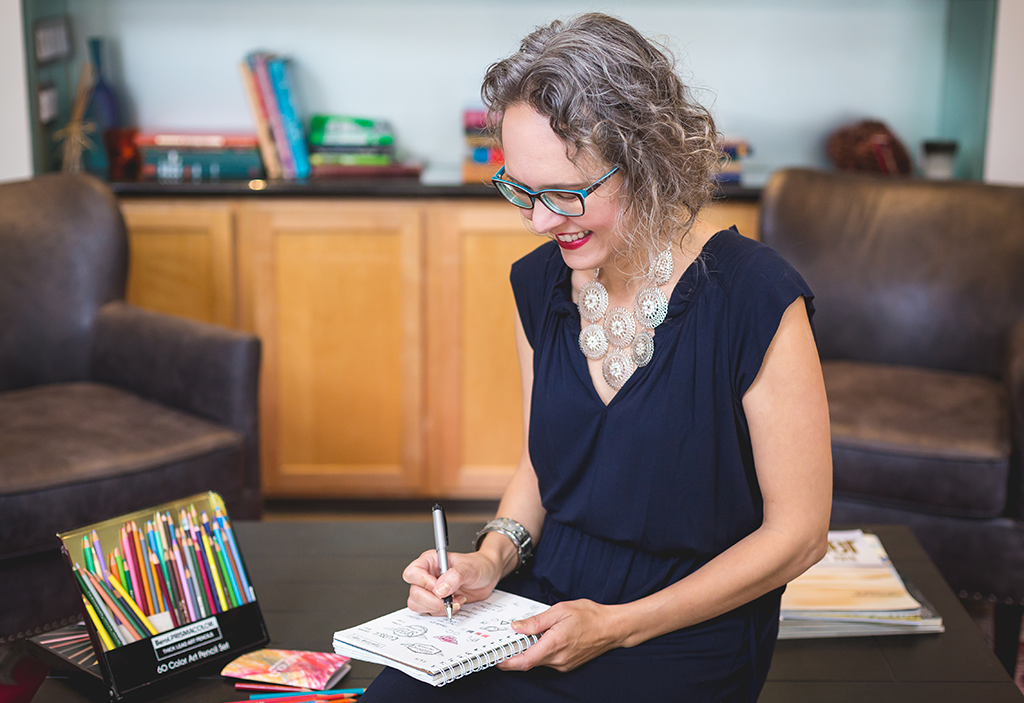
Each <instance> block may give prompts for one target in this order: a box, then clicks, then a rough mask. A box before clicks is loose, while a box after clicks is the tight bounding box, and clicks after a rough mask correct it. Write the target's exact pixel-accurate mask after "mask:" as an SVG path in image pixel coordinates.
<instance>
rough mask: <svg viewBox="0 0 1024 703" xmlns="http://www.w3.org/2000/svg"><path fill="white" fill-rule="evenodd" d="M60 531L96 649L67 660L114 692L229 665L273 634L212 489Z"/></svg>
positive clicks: (121, 693)
mask: <svg viewBox="0 0 1024 703" xmlns="http://www.w3.org/2000/svg"><path fill="white" fill-rule="evenodd" d="M57 536H58V537H59V538H60V540H61V545H62V547H61V549H62V551H63V553H64V556H65V559H66V561H67V564H68V567H69V568H70V570H71V573H72V576H73V577H74V579H75V580H76V582H77V583H78V587H79V590H80V592H81V595H82V606H83V622H84V625H85V628H86V630H87V631H88V633H89V640H90V642H91V644H92V649H93V654H94V657H92V658H89V657H88V656H87V654H86V653H80V654H78V655H76V656H75V657H74V658H69V657H66V656H65V657H64V659H66V660H70V661H71V662H72V663H78V662H79V661H82V663H81V664H79V668H81V669H82V670H83V671H86V672H87V673H90V674H91V675H92V676H93V677H96V676H97V674H98V675H99V677H101V678H102V680H103V682H104V684H106V686H107V687H108V688H109V689H110V695H111V697H112V698H113V699H116V700H120V699H121V698H123V697H124V696H125V694H127V693H129V692H131V691H135V690H137V689H139V688H142V687H143V686H148V685H150V684H154V683H157V682H161V681H165V680H168V679H171V678H177V677H179V676H182V675H185V674H188V673H193V674H196V673H198V670H200V669H203V670H205V669H206V668H208V667H210V668H212V667H214V666H223V665H224V663H226V662H227V661H230V660H232V659H234V658H235V657H237V656H238V655H239V654H242V653H243V652H247V651H249V650H252V649H256V648H258V647H262V646H264V645H265V644H267V643H268V642H269V641H270V638H269V636H268V634H267V628H266V625H265V623H264V620H263V614H262V612H261V611H260V607H259V602H258V601H257V599H256V591H255V589H254V588H253V585H252V581H251V579H250V578H249V574H248V572H247V570H246V568H245V562H244V560H243V559H242V551H241V548H240V546H239V544H238V540H237V538H236V536H235V533H234V529H233V528H232V526H231V520H230V518H229V517H228V514H227V509H226V508H225V506H224V501H223V500H222V499H221V497H220V496H219V495H218V494H216V493H214V492H208V493H201V494H198V495H194V496H190V497H188V498H183V499H181V500H177V501H173V502H170V503H165V504H162V505H157V506H154V507H152V508H147V509H145V510H139V511H136V512H133V513H129V514H127V515H122V516H119V517H116V518H113V519H111V520H106V521H104V522H100V523H96V524H93V525H87V526H85V527H81V528H78V529H75V530H71V531H69V532H63V533H60V534H58V535H57ZM34 639H38V640H45V639H47V638H34ZM51 639H52V638H51ZM35 644H37V645H38V644H39V642H36V643H35ZM53 653H54V654H60V652H53ZM86 660H88V661H86ZM86 663H88V664H90V665H91V666H86ZM97 670H98V671H97Z"/></svg>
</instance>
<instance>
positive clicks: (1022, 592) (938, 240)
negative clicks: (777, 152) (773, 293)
mask: <svg viewBox="0 0 1024 703" xmlns="http://www.w3.org/2000/svg"><path fill="white" fill-rule="evenodd" d="M761 234H762V238H763V240H764V241H765V243H767V244H769V245H770V246H772V247H774V248H775V249H776V250H777V251H779V252H780V253H781V254H782V255H783V256H785V257H786V258H787V259H788V260H789V261H790V262H791V263H792V264H793V266H795V267H796V269H797V270H798V271H800V273H801V274H802V275H803V276H804V278H805V279H806V280H807V282H808V284H809V285H810V286H811V289H812V290H813V291H814V293H815V296H816V297H815V307H816V310H817V312H816V314H815V334H816V339H817V343H818V350H819V353H820V355H821V358H822V366H823V371H824V375H825V385H826V390H827V392H828V398H829V411H830V415H831V422H832V452H833V466H834V501H833V508H832V520H833V523H836V524H846V525H849V524H865V523H902V524H906V525H909V526H910V527H911V529H912V530H913V531H914V533H915V535H916V536H917V538H918V539H919V540H920V542H921V544H922V545H923V546H924V548H925V550H926V551H927V552H928V553H929V555H930V556H931V558H932V559H933V561H934V562H935V564H936V565H937V566H938V568H939V570H940V571H941V572H942V574H943V575H944V576H945V578H946V580H947V581H948V582H949V584H950V585H951V586H952V588H953V589H954V591H957V592H958V593H959V595H960V597H961V598H974V599H986V600H988V601H991V602H993V603H995V604H996V607H995V612H996V653H997V654H998V655H999V657H1000V659H1001V660H1002V661H1003V664H1004V665H1005V666H1007V667H1008V668H1009V670H1010V671H1011V672H1012V670H1013V669H1012V667H1013V663H1014V662H1015V660H1016V650H1017V637H1018V631H1019V629H1020V622H1021V612H1022V607H1021V604H1022V603H1024V521H1022V519H1024V513H1022V505H1024V501H1022V489H1024V482H1022V454H1021V451H1022V448H1024V188H1013V187H999V186H991V185H983V184H978V183H967V182H936V181H922V180H914V179H906V178H881V177H871V176H862V175H856V174H836V173H820V172H814V171H809V170H800V169H793V170H785V171H781V172H779V173H776V174H775V175H774V176H773V177H772V179H771V181H770V183H769V185H768V187H767V188H766V190H765V192H764V194H763V197H762V202H761Z"/></svg>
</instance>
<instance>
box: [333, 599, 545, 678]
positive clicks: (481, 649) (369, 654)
mask: <svg viewBox="0 0 1024 703" xmlns="http://www.w3.org/2000/svg"><path fill="white" fill-rule="evenodd" d="M547 609H548V606H547V605H544V604H543V603H538V602H537V601H534V600H530V599H529V598H523V597H521V596H517V595H513V594H511V593H505V592H504V591H494V592H493V593H491V595H490V596H489V597H488V598H487V599H485V600H482V601H478V602H476V603H470V604H468V605H465V606H463V607H462V608H460V609H459V610H458V611H457V612H456V613H455V617H454V618H453V619H452V622H451V623H449V622H448V618H447V617H445V616H433V615H423V614H420V613H414V612H413V611H411V610H409V609H408V608H403V609H402V610H398V611H395V612H393V613H390V614H388V615H384V616H382V617H379V618H377V619H375V620H371V621H369V622H367V623H364V624H362V625H357V626H356V627H351V628H349V629H347V630H341V631H340V632H336V633H334V651H335V652H337V653H338V654H342V655H345V656H347V657H351V658H353V659H359V660H360V661H368V662H372V663H374V664H384V665H385V666H390V667H393V668H395V669H398V670H399V671H403V672H405V673H406V674H408V675H409V676H412V677H413V678H415V679H418V680H420V681H425V682H426V683H429V684H433V685H434V686H443V685H444V684H446V683H450V682H452V681H454V680H455V679H458V678H462V677H463V676H465V675H467V674H470V673H472V672H474V671H479V670H481V669H486V668H488V667H491V666H494V665H495V664H497V663H498V662H500V661H504V660H505V659H508V658H510V657H513V656H515V655H516V654H520V653H521V652H525V651H526V650H527V649H528V648H529V647H530V646H531V645H533V644H535V643H536V642H537V640H538V639H540V637H539V635H523V634H520V633H518V632H516V631H515V630H513V629H512V622H513V621H514V620H522V619H524V618H528V617H531V616H533V615H536V614H538V613H541V612H543V611H545V610H547Z"/></svg>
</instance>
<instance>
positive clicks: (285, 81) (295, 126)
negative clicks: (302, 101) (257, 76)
mask: <svg viewBox="0 0 1024 703" xmlns="http://www.w3.org/2000/svg"><path fill="white" fill-rule="evenodd" d="M289 64H290V61H289V60H288V59H284V58H281V57H279V56H274V57H271V58H268V59H267V71H268V72H269V74H270V82H271V85H272V86H273V89H274V94H275V96H276V97H277V109H278V112H280V113H281V124H282V126H283V127H284V137H285V139H287V140H288V146H289V148H290V149H291V153H292V160H293V161H294V163H295V178H308V177H309V156H308V152H307V150H306V135H305V132H304V131H303V129H302V122H301V121H300V120H299V115H298V109H297V106H296V101H295V91H294V90H293V89H292V81H291V76H290V75H289V74H290V69H289Z"/></svg>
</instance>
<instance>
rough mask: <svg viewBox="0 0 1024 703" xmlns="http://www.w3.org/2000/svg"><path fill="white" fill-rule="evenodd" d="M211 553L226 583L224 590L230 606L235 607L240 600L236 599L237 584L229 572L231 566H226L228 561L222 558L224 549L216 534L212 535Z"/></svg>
mask: <svg viewBox="0 0 1024 703" xmlns="http://www.w3.org/2000/svg"><path fill="white" fill-rule="evenodd" d="M213 555H214V557H216V559H217V563H218V564H219V565H220V570H221V574H222V578H223V579H224V583H226V584H227V588H226V589H225V591H226V593H227V595H229V596H230V599H229V600H230V601H231V607H232V608H237V607H238V606H239V605H241V602H240V601H239V599H238V585H237V584H236V583H235V579H234V577H233V576H232V574H231V567H229V566H228V563H227V561H226V560H225V558H224V549H223V547H222V546H221V544H220V542H219V541H218V540H217V535H215V536H214V542H213Z"/></svg>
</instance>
